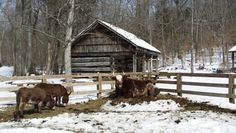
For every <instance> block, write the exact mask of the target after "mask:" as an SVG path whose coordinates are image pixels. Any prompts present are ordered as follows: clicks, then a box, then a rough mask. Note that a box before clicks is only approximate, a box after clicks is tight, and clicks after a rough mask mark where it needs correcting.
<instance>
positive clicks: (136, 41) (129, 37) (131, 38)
mask: <svg viewBox="0 0 236 133" xmlns="http://www.w3.org/2000/svg"><path fill="white" fill-rule="evenodd" d="M97 24H101V25H102V26H104V27H106V28H107V29H109V30H110V31H112V32H113V33H115V34H116V35H118V36H120V37H121V38H123V39H125V40H126V41H128V42H129V43H131V44H132V45H134V46H136V47H139V48H143V49H146V50H149V51H152V52H155V53H161V52H160V51H159V50H158V49H157V48H155V47H153V46H152V45H151V44H149V43H147V42H146V41H144V40H142V39H140V38H139V37H137V36H136V35H134V34H133V33H130V32H128V31H126V30H124V29H121V28H119V27H116V26H114V25H112V24H110V23H107V22H105V21H102V20H99V19H97V20H96V21H94V22H93V23H92V24H91V25H89V26H88V27H87V28H85V29H84V30H83V31H82V32H80V33H79V34H78V35H77V36H76V37H75V39H74V40H73V41H72V43H73V42H74V41H76V40H77V39H79V38H80V37H82V36H83V35H84V34H85V33H86V32H88V31H89V30H91V28H92V27H94V26H96V25H97Z"/></svg>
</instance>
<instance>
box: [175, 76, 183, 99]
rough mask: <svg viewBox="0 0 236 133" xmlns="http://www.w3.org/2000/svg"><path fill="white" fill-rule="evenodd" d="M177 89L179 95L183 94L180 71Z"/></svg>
mask: <svg viewBox="0 0 236 133" xmlns="http://www.w3.org/2000/svg"><path fill="white" fill-rule="evenodd" d="M176 83H177V84H176V91H177V95H178V96H182V76H181V74H180V73H178V74H177V81H176Z"/></svg>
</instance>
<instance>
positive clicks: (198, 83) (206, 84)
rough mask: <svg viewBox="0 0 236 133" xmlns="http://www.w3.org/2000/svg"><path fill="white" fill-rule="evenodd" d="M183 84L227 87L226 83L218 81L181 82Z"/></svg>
mask: <svg viewBox="0 0 236 133" xmlns="http://www.w3.org/2000/svg"><path fill="white" fill-rule="evenodd" d="M182 84H183V85H191V86H205V87H223V88H227V87H228V84H219V83H200V82H186V81H183V82H182Z"/></svg>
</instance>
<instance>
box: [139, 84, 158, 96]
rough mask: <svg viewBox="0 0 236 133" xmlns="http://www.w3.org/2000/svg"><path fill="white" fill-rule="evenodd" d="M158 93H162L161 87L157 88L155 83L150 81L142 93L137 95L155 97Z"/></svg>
mask: <svg viewBox="0 0 236 133" xmlns="http://www.w3.org/2000/svg"><path fill="white" fill-rule="evenodd" d="M158 94H160V90H159V88H157V87H156V86H155V85H154V84H153V83H148V84H147V85H146V87H145V88H144V91H143V92H142V93H139V94H137V96H146V97H147V96H150V97H155V96H157V95H158Z"/></svg>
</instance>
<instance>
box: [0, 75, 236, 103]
mask: <svg viewBox="0 0 236 133" xmlns="http://www.w3.org/2000/svg"><path fill="white" fill-rule="evenodd" d="M117 74H122V73H115V74H114V75H117ZM125 74H127V75H131V76H133V77H139V78H140V77H141V78H151V77H156V80H155V82H156V83H157V84H171V85H176V87H175V88H172V89H171V88H160V90H161V91H162V92H171V93H177V95H179V96H182V94H192V95H202V96H214V97H223V98H228V99H229V102H230V103H235V98H236V95H235V88H236V85H235V83H234V79H235V77H236V74H211V73H210V74H209V73H167V72H160V73H158V72H153V73H147V72H137V73H125ZM111 76H113V74H112V73H78V74H73V75H45V76H18V77H0V81H16V80H40V81H41V82H47V80H48V79H54V78H61V79H66V78H71V79H72V80H71V82H68V83H66V82H63V83H62V85H64V86H83V85H96V86H97V90H95V91H90V90H86V91H77V92H73V93H72V94H85V93H86V94H88V93H97V96H98V97H101V94H102V93H104V92H107V91H112V90H113V89H114V88H112V87H113V86H114V81H112V80H111V79H110V77H111ZM170 76H172V77H174V78H173V79H168V78H167V77H170ZM163 77H164V78H163ZM183 77H204V78H225V79H228V82H227V83H206V82H190V81H183ZM77 78H93V79H94V81H93V82H78V81H76V80H75V79H77ZM34 83H35V82H31V83H29V84H34ZM25 84H27V83H25ZM104 84H111V86H112V87H111V89H110V90H104V89H103V85H104ZM16 85H17V86H16V87H7V88H0V93H1V92H2V91H14V90H16V89H18V88H19V87H21V86H22V85H23V84H22V83H18V84H16ZM185 85H188V86H200V87H210V88H212V92H200V91H195V90H191V91H190V90H183V89H182V88H183V86H185ZM215 88H219V89H220V88H228V92H227V93H226V94H223V93H215V91H214V89H215ZM4 99H7V98H1V97H0V101H2V100H4ZM8 99H9V98H8Z"/></svg>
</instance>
